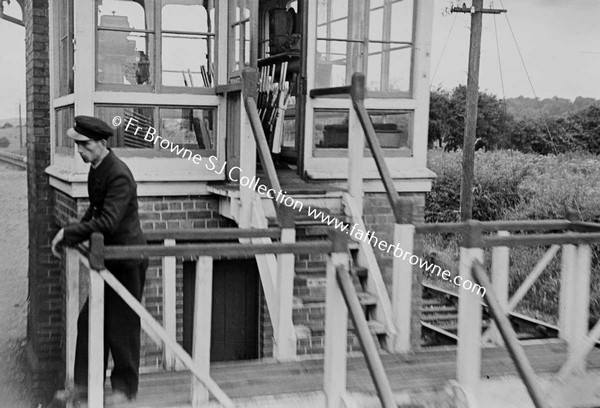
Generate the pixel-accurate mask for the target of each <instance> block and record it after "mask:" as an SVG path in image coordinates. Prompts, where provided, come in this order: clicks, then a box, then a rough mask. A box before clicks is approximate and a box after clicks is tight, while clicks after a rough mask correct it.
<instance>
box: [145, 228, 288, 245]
mask: <svg viewBox="0 0 600 408" xmlns="http://www.w3.org/2000/svg"><path fill="white" fill-rule="evenodd" d="M144 235H145V237H146V241H148V242H158V241H164V240H165V239H176V240H178V241H219V240H237V239H239V238H279V237H280V236H281V229H280V228H268V229H246V228H195V229H188V230H152V231H144Z"/></svg>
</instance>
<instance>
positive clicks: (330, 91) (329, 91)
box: [309, 85, 351, 98]
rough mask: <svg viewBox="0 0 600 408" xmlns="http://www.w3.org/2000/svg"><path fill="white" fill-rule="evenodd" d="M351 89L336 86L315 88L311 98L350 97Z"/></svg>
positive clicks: (310, 93)
mask: <svg viewBox="0 0 600 408" xmlns="http://www.w3.org/2000/svg"><path fill="white" fill-rule="evenodd" d="M350 89H351V87H350V86H348V85H346V86H334V87H331V88H315V89H311V90H310V92H309V95H310V97H311V98H317V97H319V96H340V95H349V94H350Z"/></svg>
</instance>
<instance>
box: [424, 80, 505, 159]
mask: <svg viewBox="0 0 600 408" xmlns="http://www.w3.org/2000/svg"><path fill="white" fill-rule="evenodd" d="M466 100H467V88H466V87H465V86H464V85H460V86H458V87H456V88H454V90H453V91H452V93H448V92H446V91H442V90H439V89H438V90H436V91H434V92H432V93H431V101H432V102H431V104H430V111H429V122H430V123H429V131H430V137H429V142H430V145H432V144H433V141H435V140H437V139H441V140H442V142H443V145H444V146H445V147H444V148H445V149H446V150H456V149H459V148H461V147H462V144H463V137H464V128H465V125H464V124H465V115H466ZM511 122H512V117H511V116H510V115H509V114H508V113H507V111H506V109H505V107H504V103H503V102H502V101H500V100H499V99H498V98H497V97H496V96H495V95H491V94H487V93H485V92H480V93H479V103H478V112H477V138H478V140H479V143H478V145H480V146H483V147H485V148H487V149H497V148H500V147H505V145H506V144H507V143H506V141H505V136H506V134H507V132H508V129H509V128H510V124H511Z"/></svg>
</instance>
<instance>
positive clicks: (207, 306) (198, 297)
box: [191, 256, 213, 408]
mask: <svg viewBox="0 0 600 408" xmlns="http://www.w3.org/2000/svg"><path fill="white" fill-rule="evenodd" d="M212 281H213V259H212V258H211V257H209V256H201V257H200V258H198V261H197V262H196V286H195V288H194V294H195V295H194V334H193V346H192V347H193V351H192V355H193V358H194V363H195V364H196V366H197V367H200V368H201V369H202V370H203V373H204V375H205V376H206V377H209V376H210V335H211V315H212ZM208 396H209V395H208V389H207V388H206V387H205V386H204V385H203V384H202V382H200V381H199V380H198V379H197V378H196V377H194V376H192V398H191V399H192V407H194V408H198V407H200V406H201V405H202V404H205V403H206V402H208Z"/></svg>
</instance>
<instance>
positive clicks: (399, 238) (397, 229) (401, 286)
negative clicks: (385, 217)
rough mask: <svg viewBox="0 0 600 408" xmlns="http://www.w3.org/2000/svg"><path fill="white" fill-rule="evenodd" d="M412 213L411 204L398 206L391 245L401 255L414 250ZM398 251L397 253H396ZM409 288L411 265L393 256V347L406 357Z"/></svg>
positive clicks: (409, 317) (409, 304)
mask: <svg viewBox="0 0 600 408" xmlns="http://www.w3.org/2000/svg"><path fill="white" fill-rule="evenodd" d="M412 212H413V208H412V203H410V202H401V206H400V215H401V219H400V220H397V221H396V223H395V224H394V242H396V243H397V245H398V248H400V250H402V253H407V252H410V253H411V254H412V253H413V250H414V240H415V226H414V225H413V224H412ZM398 221H399V222H398ZM396 250H398V249H395V251H396ZM400 250H398V252H399V253H400ZM395 251H394V252H395ZM412 287H413V267H412V264H411V263H410V262H408V261H403V260H402V259H401V258H400V257H398V256H395V255H394V257H393V260H392V316H393V318H394V326H395V327H396V331H397V332H398V334H397V335H396V338H395V339H394V345H393V351H394V352H396V353H406V352H409V351H410V349H411V344H410V340H411V327H412Z"/></svg>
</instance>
